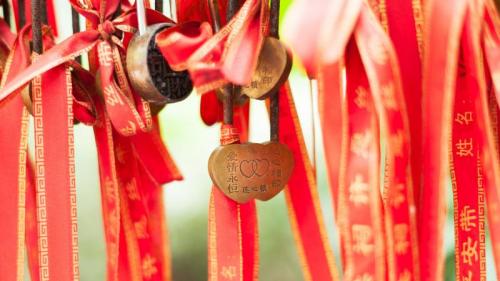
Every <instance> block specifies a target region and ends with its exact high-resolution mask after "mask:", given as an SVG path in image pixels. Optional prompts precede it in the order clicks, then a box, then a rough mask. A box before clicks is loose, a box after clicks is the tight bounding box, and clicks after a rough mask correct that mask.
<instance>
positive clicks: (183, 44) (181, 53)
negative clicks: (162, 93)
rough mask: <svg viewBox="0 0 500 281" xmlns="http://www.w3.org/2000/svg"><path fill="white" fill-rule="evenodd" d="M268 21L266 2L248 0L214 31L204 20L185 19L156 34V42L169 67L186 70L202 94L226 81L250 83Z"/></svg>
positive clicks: (241, 83)
mask: <svg viewBox="0 0 500 281" xmlns="http://www.w3.org/2000/svg"><path fill="white" fill-rule="evenodd" d="M267 23H268V6H267V5H266V4H263V2H262V1H261V0H247V1H246V2H245V3H244V4H243V6H242V7H241V8H240V10H239V11H238V13H237V14H236V15H235V16H234V17H233V18H232V19H231V20H230V21H229V22H228V23H227V25H225V26H224V27H223V28H222V29H221V30H220V31H219V32H217V33H216V34H213V31H212V27H211V26H210V24H209V23H207V22H203V23H195V22H188V23H185V24H183V25H180V26H178V27H175V28H170V29H168V30H165V31H163V32H162V33H160V34H158V35H157V42H158V47H159V48H160V50H161V52H162V54H163V56H164V57H165V59H166V60H167V61H168V62H169V64H170V66H171V67H172V69H174V70H185V69H187V70H189V73H190V75H191V79H192V80H193V83H194V85H195V87H196V90H197V92H198V93H199V94H204V93H206V92H209V91H212V90H215V89H217V88H220V87H221V86H223V85H225V84H227V83H234V84H238V85H246V84H248V83H250V80H251V77H252V74H253V71H254V70H255V67H256V65H257V58H258V54H259V51H260V48H261V46H262V42H263V39H264V34H266V33H267Z"/></svg>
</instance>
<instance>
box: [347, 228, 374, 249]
mask: <svg viewBox="0 0 500 281" xmlns="http://www.w3.org/2000/svg"><path fill="white" fill-rule="evenodd" d="M372 239H373V230H372V228H371V227H370V226H368V225H362V224H354V225H352V240H353V247H352V249H353V251H354V252H355V253H358V254H361V255H364V256H367V255H369V254H371V253H372V252H373V249H374V245H373V242H372Z"/></svg>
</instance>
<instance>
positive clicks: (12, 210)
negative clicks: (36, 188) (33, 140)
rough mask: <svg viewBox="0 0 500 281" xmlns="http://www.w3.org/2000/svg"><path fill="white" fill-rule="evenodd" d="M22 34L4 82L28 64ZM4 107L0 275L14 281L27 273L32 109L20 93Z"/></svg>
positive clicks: (0, 140)
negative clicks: (30, 109)
mask: <svg viewBox="0 0 500 281" xmlns="http://www.w3.org/2000/svg"><path fill="white" fill-rule="evenodd" d="M21 34H22V35H21V36H20V37H19V40H16V41H15V42H14V43H13V45H12V46H11V47H12V51H11V53H10V58H8V60H7V65H6V67H5V72H4V73H3V75H2V85H4V84H5V81H8V80H9V79H12V77H14V76H15V75H16V74H17V73H18V72H19V69H20V68H22V67H25V66H26V65H27V64H28V58H27V57H26V53H24V52H23V50H22V48H21V47H20V46H19V44H22V40H23V38H24V33H21ZM11 36H14V35H12V34H11ZM13 61H16V63H13ZM0 108H1V110H0V115H1V116H2V118H3V120H4V122H3V124H2V126H0V134H1V135H2V136H9V137H8V138H7V137H1V138H0V154H1V155H2V157H3V168H2V172H1V173H0V181H1V182H2V188H1V189H0V190H1V191H0V193H1V196H0V205H1V206H2V213H3V214H5V218H4V221H3V227H4V228H3V230H2V231H1V232H0V249H1V251H2V255H0V276H2V278H3V279H4V280H7V281H10V280H18V279H20V278H23V275H24V273H23V270H24V250H25V245H24V234H25V221H24V217H25V214H26V210H25V204H26V202H25V197H26V180H27V178H26V164H27V163H26V160H27V141H28V140H27V138H28V112H27V111H26V109H25V108H24V104H23V101H22V99H21V96H20V95H16V96H12V97H10V98H9V99H6V100H4V101H2V102H1V103H0Z"/></svg>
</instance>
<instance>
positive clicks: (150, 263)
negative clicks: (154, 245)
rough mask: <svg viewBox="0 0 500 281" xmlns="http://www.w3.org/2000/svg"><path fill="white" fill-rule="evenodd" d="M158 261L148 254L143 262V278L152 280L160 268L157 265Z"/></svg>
mask: <svg viewBox="0 0 500 281" xmlns="http://www.w3.org/2000/svg"><path fill="white" fill-rule="evenodd" d="M155 263H156V259H155V258H154V257H152V256H151V255H150V254H147V255H146V256H145V257H144V260H143V261H142V276H144V277H145V278H148V279H149V278H151V277H152V276H153V275H154V274H156V273H158V268H157V267H156V265H155Z"/></svg>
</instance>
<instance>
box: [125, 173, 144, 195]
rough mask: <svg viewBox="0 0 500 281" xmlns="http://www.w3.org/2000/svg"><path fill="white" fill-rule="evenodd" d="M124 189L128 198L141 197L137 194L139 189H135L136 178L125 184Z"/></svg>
mask: <svg viewBox="0 0 500 281" xmlns="http://www.w3.org/2000/svg"><path fill="white" fill-rule="evenodd" d="M125 190H126V191H127V195H128V199H130V200H139V199H141V197H140V195H139V190H138V189H137V180H136V179H135V178H133V179H132V180H130V181H129V182H128V183H127V184H126V185H125Z"/></svg>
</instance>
